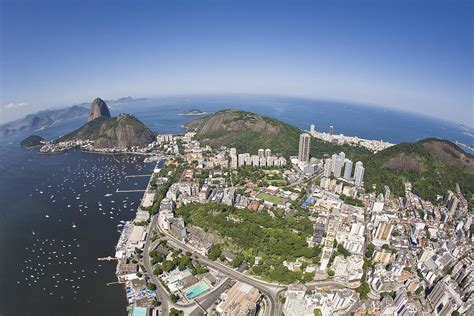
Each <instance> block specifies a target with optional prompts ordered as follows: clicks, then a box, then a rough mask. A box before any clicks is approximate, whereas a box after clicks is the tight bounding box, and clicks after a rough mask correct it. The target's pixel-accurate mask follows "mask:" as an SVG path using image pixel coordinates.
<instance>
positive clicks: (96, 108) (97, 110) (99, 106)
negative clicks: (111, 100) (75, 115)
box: [89, 98, 110, 122]
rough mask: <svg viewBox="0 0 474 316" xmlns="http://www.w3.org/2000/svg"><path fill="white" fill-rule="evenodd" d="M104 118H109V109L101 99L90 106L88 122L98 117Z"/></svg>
mask: <svg viewBox="0 0 474 316" xmlns="http://www.w3.org/2000/svg"><path fill="white" fill-rule="evenodd" d="M101 116H106V117H110V111H109V107H108V106H107V103H105V101H104V100H102V99H101V98H97V99H95V100H94V101H93V102H92V104H91V111H90V113H89V122H90V121H93V120H95V119H96V118H98V117H101Z"/></svg>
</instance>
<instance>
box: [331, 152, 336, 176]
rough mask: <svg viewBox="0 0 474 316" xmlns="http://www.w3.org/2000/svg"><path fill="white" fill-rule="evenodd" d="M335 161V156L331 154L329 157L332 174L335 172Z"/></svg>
mask: <svg viewBox="0 0 474 316" xmlns="http://www.w3.org/2000/svg"><path fill="white" fill-rule="evenodd" d="M336 160H337V154H333V155H332V156H331V172H334V170H336Z"/></svg>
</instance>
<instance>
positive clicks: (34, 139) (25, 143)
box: [20, 135, 44, 148]
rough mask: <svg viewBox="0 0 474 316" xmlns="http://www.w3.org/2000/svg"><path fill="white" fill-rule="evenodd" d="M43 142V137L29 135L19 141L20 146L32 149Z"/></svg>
mask: <svg viewBox="0 0 474 316" xmlns="http://www.w3.org/2000/svg"><path fill="white" fill-rule="evenodd" d="M43 140H44V138H43V137H41V136H38V135H31V136H28V137H27V138H25V139H24V140H22V141H21V143H20V146H22V147H25V148H33V147H36V146H39V145H41V142H42V141H43Z"/></svg>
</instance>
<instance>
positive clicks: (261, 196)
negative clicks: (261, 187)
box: [257, 193, 286, 205]
mask: <svg viewBox="0 0 474 316" xmlns="http://www.w3.org/2000/svg"><path fill="white" fill-rule="evenodd" d="M257 197H258V198H259V199H262V200H264V201H267V202H270V203H273V204H277V205H285V202H286V201H285V199H284V198H281V197H279V196H274V195H271V194H268V193H259V194H258V195H257Z"/></svg>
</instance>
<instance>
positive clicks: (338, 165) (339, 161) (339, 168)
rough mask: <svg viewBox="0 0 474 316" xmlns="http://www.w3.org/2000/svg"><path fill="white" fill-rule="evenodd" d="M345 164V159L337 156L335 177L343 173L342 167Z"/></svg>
mask: <svg viewBox="0 0 474 316" xmlns="http://www.w3.org/2000/svg"><path fill="white" fill-rule="evenodd" d="M343 166H344V160H343V159H341V157H339V156H338V157H337V158H336V165H335V167H334V177H336V178H340V177H341V174H342V167H343Z"/></svg>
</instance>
